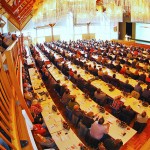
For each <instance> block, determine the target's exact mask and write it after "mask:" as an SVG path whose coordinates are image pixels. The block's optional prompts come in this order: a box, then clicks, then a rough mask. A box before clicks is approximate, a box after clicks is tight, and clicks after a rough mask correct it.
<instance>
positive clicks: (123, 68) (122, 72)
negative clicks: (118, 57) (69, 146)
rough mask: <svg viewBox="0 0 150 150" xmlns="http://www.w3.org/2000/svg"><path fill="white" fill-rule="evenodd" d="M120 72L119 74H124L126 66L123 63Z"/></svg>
mask: <svg viewBox="0 0 150 150" xmlns="http://www.w3.org/2000/svg"><path fill="white" fill-rule="evenodd" d="M120 73H121V74H125V73H126V66H125V65H123V67H122V68H121V70H120Z"/></svg>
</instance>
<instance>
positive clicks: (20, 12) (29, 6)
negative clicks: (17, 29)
mask: <svg viewBox="0 0 150 150" xmlns="http://www.w3.org/2000/svg"><path fill="white" fill-rule="evenodd" d="M33 3H34V2H33V1H30V2H29V3H27V4H26V5H25V6H24V7H23V9H22V10H21V11H19V12H18V13H19V14H18V15H19V16H22V15H23V14H24V13H25V11H26V10H27V9H30V8H33Z"/></svg>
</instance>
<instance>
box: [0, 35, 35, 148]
mask: <svg viewBox="0 0 150 150" xmlns="http://www.w3.org/2000/svg"><path fill="white" fill-rule="evenodd" d="M22 41H23V40H22V37H20V38H18V39H17V40H15V41H14V42H13V43H12V44H11V45H10V46H9V47H8V48H7V49H6V51H4V52H3V53H2V54H1V53H0V91H1V92H0V118H1V122H0V129H1V130H2V131H4V132H5V133H6V135H7V136H6V135H5V134H2V133H3V132H2V133H0V137H1V138H2V139H3V141H5V142H6V144H7V145H9V147H10V148H11V149H16V150H21V145H20V140H22V139H26V140H28V141H29V145H28V146H29V149H32V145H31V142H30V138H29V135H28V131H27V128H26V124H25V121H24V117H23V115H22V110H23V109H24V110H26V112H27V115H28V117H29V118H30V120H31V121H33V117H32V115H31V113H30V110H29V108H28V107H27V104H26V102H25V100H24V96H23V92H22V89H21V86H22V56H21V54H22V47H23V46H22V44H23V43H22ZM22 130H24V131H23V132H22ZM0 149H2V150H3V149H5V148H3V147H2V146H0Z"/></svg>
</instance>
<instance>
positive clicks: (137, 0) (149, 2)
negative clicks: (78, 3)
mask: <svg viewBox="0 0 150 150" xmlns="http://www.w3.org/2000/svg"><path fill="white" fill-rule="evenodd" d="M101 1H102V3H103V5H104V6H105V7H106V11H107V9H108V8H109V5H110V4H113V3H114V5H116V8H117V7H118V9H113V7H112V6H111V9H112V10H113V11H118V12H119V11H120V12H121V11H122V12H123V13H125V14H128V15H130V16H131V22H145V23H149V22H150V0H101ZM115 14H118V13H116V12H115ZM118 15H119V14H118ZM116 18H117V16H116Z"/></svg>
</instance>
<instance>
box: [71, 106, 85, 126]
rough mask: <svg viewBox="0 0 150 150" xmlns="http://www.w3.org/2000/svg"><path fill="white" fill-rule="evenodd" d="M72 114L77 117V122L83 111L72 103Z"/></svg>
mask: <svg viewBox="0 0 150 150" xmlns="http://www.w3.org/2000/svg"><path fill="white" fill-rule="evenodd" d="M73 114H74V115H75V116H76V117H78V121H77V124H78V122H79V121H80V120H81V119H82V118H83V114H84V112H83V111H82V110H81V109H80V106H79V105H74V107H73Z"/></svg>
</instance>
